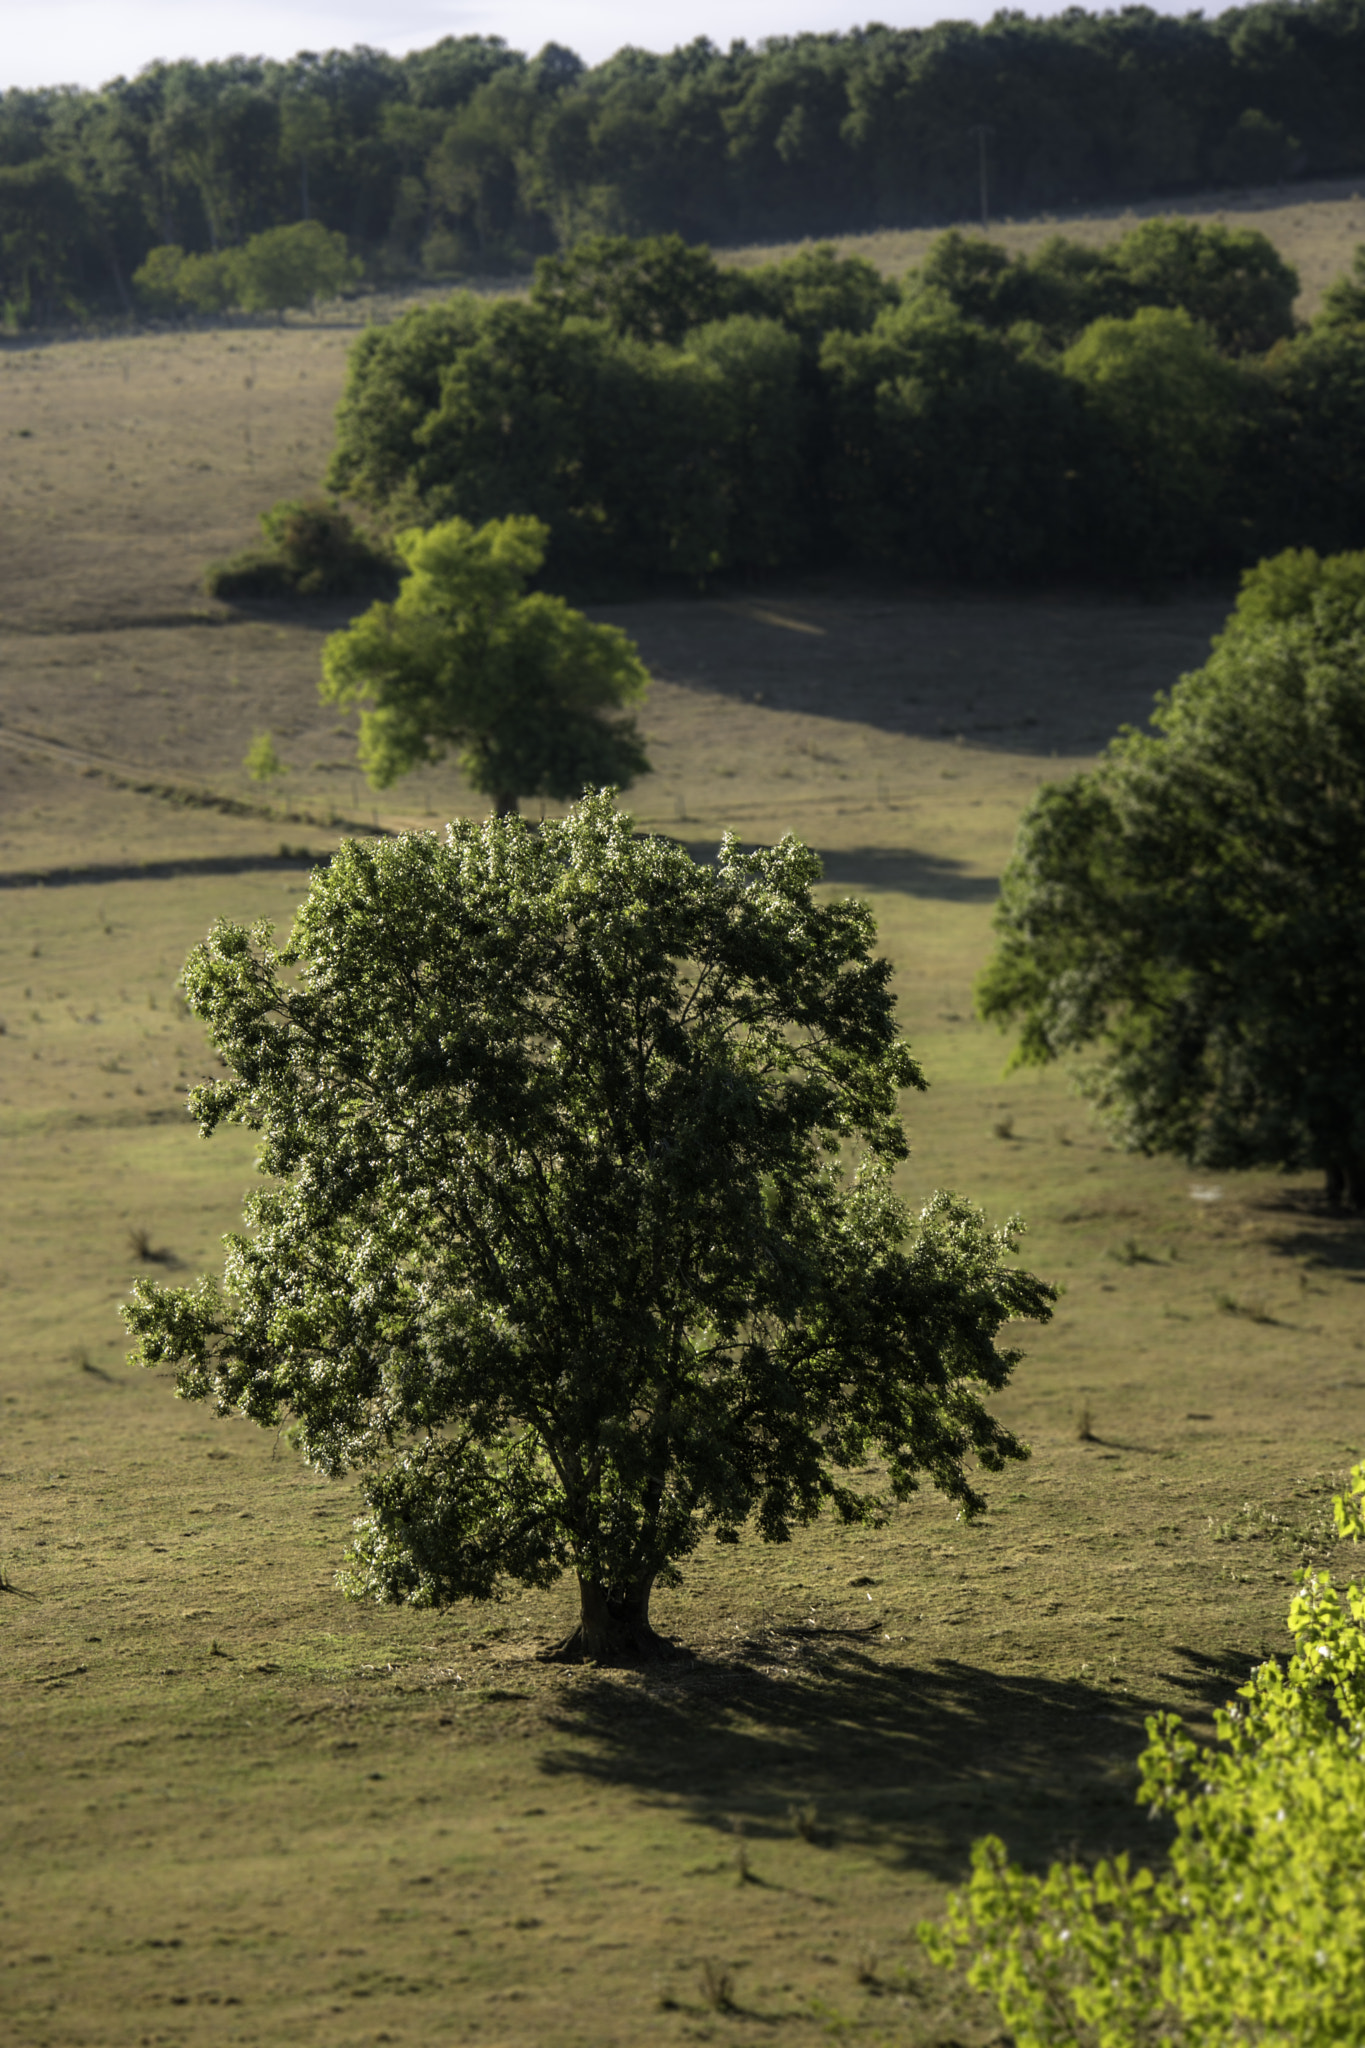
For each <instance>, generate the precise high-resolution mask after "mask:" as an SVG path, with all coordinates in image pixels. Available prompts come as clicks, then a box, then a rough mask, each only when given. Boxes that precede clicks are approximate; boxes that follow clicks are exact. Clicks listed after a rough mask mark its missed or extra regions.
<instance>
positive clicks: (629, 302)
mask: <svg viewBox="0 0 1365 2048" xmlns="http://www.w3.org/2000/svg"><path fill="white" fill-rule="evenodd" d="M734 275H735V274H734V272H733V271H724V270H722V269H721V267H720V265H719V264H718V263H717V262H716V260H715V258H714V256H712V254H711V251H710V250H709V249H693V248H689V247H688V245H687V243H686V242H684V241H683V239H682V237H681V235H654V236H649V237H645V238H644V239H643V240H638V241H637V240H635V239H633V238H632V237H631V236H630V235H589V236H587V237H585V239H584V240H583V241H581V242H578V243H576V244H575V245H574V247H573V248H572V249H570V250H569V251H568V252H567V254H565V255H563V256H543V257H542V258H541V260H540V262H539V263H537V265H536V274H535V281H534V283H533V284H532V286H531V301H532V304H533V305H537V306H543V307H544V308H545V310H546V312H548V313H552V314H553V315H555V317H556V318H558V319H560V320H565V319H568V318H570V317H572V316H573V315H575V314H577V315H579V316H580V317H581V318H583V319H588V320H603V321H605V322H606V324H607V326H608V327H610V328H611V329H612V331H613V332H614V333H616V334H621V335H625V336H627V337H628V338H629V339H630V340H632V341H664V342H668V343H670V344H671V345H672V346H673V347H675V348H676V347H677V345H678V343H679V342H681V340H682V338H683V336H684V335H685V334H686V332H687V330H688V328H689V327H700V326H702V325H703V324H704V323H705V322H706V321H708V320H718V319H721V318H723V317H724V315H725V314H726V313H728V312H731V311H733V310H735V305H734V301H735V296H736V295H735V291H734V288H733V287H734Z"/></svg>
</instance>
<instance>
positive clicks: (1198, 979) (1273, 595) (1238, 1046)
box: [979, 549, 1365, 1208]
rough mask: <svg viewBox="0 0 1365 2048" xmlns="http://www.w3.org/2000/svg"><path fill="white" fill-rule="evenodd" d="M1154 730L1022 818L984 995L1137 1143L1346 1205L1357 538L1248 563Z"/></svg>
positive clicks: (1362, 795)
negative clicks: (1254, 1171) (1204, 660)
mask: <svg viewBox="0 0 1365 2048" xmlns="http://www.w3.org/2000/svg"><path fill="white" fill-rule="evenodd" d="M1153 724H1154V725H1155V727H1156V731H1155V732H1154V733H1152V734H1144V733H1138V732H1133V731H1127V732H1124V733H1122V734H1120V736H1119V737H1118V738H1117V739H1116V740H1114V741H1113V742H1111V744H1110V746H1109V747H1108V749H1107V750H1106V752H1105V754H1104V755H1103V756H1102V758H1101V760H1100V763H1099V765H1098V767H1096V768H1095V769H1093V770H1091V771H1088V772H1087V773H1085V774H1081V775H1077V776H1075V777H1073V778H1072V779H1071V780H1070V781H1069V782H1064V783H1055V784H1053V785H1051V786H1050V787H1047V788H1045V789H1043V790H1042V791H1041V792H1040V794H1039V795H1038V797H1037V798H1036V799H1035V800H1034V803H1033V805H1032V807H1031V808H1030V810H1029V811H1028V812H1027V813H1026V814H1025V817H1024V820H1023V823H1022V826H1021V828H1020V834H1019V840H1018V845H1017V847H1016V850H1015V853H1014V856H1013V858H1012V860H1011V862H1010V864H1009V867H1008V868H1007V870H1006V872H1005V877H1004V884H1003V888H1002V893H1001V901H1000V908H999V911H998V913H997V919H996V930H997V932H998V934H999V944H998V947H997V951H996V954H995V957H994V958H993V960H992V961H991V963H990V965H989V966H988V967H987V969H986V972H985V975H984V976H983V978H982V981H981V985H980V989H979V1004H980V1008H981V1010H982V1012H983V1014H984V1015H985V1016H987V1017H994V1018H996V1019H997V1020H998V1021H1000V1022H1001V1023H1002V1024H1010V1023H1013V1024H1015V1025H1016V1026H1017V1027H1018V1029H1019V1033H1020V1037H1019V1045H1018V1052H1017V1058H1018V1059H1019V1060H1020V1061H1023V1062H1035V1063H1041V1062H1045V1061H1048V1060H1052V1059H1056V1058H1058V1057H1060V1056H1064V1055H1067V1054H1084V1055H1085V1058H1086V1061H1087V1064H1086V1065H1085V1066H1084V1067H1083V1069H1082V1078H1083V1082H1084V1085H1085V1086H1086V1087H1087V1088H1088V1089H1089V1091H1090V1093H1091V1094H1092V1095H1093V1096H1094V1097H1095V1099H1096V1100H1097V1101H1098V1103H1099V1104H1100V1106H1101V1108H1102V1109H1103V1110H1104V1111H1105V1112H1106V1113H1107V1114H1108V1116H1109V1118H1110V1120H1111V1122H1112V1123H1113V1125H1114V1127H1115V1128H1116V1130H1117V1131H1118V1133H1119V1135H1120V1136H1121V1137H1122V1138H1123V1139H1124V1140H1125V1141H1126V1142H1127V1143H1128V1144H1130V1145H1132V1146H1133V1147H1135V1148H1136V1149H1138V1150H1141V1151H1144V1152H1173V1153H1176V1154H1177V1155H1179V1156H1180V1157H1182V1158H1185V1159H1188V1160H1189V1161H1191V1162H1192V1163H1194V1164H1199V1165H1204V1166H1212V1167H1238V1166H1281V1167H1285V1168H1289V1169H1302V1168H1305V1167H1321V1168H1322V1169H1323V1171H1324V1173H1325V1174H1326V1177H1327V1188H1328V1192H1329V1194H1330V1195H1331V1197H1332V1198H1333V1199H1334V1200H1336V1201H1342V1200H1345V1201H1348V1202H1350V1203H1351V1204H1352V1205H1353V1206H1354V1207H1357V1208H1360V1207H1365V554H1357V555H1342V556H1336V557H1329V558H1327V559H1325V560H1324V559H1322V558H1320V557H1319V556H1317V555H1315V554H1313V553H1312V552H1311V551H1310V550H1307V549H1303V550H1298V551H1295V550H1291V551H1289V552H1288V553H1286V554H1284V555H1280V556H1276V557H1275V558H1274V559H1273V560H1271V561H1268V562H1264V563H1262V564H1261V565H1260V566H1259V567H1258V568H1257V569H1254V570H1251V571H1249V572H1248V574H1247V575H1246V577H1245V578H1244V580H1243V589H1242V595H1241V598H1240V600H1239V602H1238V606H1237V610H1236V612H1235V613H1234V615H1233V617H1232V619H1231V620H1230V621H1229V624H1228V629H1227V631H1226V632H1224V633H1223V634H1222V635H1221V636H1220V638H1219V639H1218V640H1217V641H1216V642H1215V644H1214V650H1213V654H1212V657H1211V659H1210V660H1209V662H1208V664H1207V665H1206V666H1205V667H1204V668H1202V669H1200V670H1198V671H1197V672H1196V673H1195V674H1193V675H1190V676H1186V677H1185V678H1184V679H1183V680H1182V681H1181V682H1180V683H1179V684H1177V686H1176V687H1175V688H1174V689H1173V690H1172V691H1171V692H1170V694H1169V696H1166V697H1161V698H1158V700H1157V708H1156V712H1155V715H1154V718H1153Z"/></svg>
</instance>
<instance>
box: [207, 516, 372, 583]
mask: <svg viewBox="0 0 1365 2048" xmlns="http://www.w3.org/2000/svg"><path fill="white" fill-rule="evenodd" d="M261 528H262V531H263V532H264V534H265V537H266V540H267V541H268V542H269V543H270V545H269V547H268V548H265V549H257V550H254V551H251V552H248V553H246V554H241V555H234V556H233V557H232V558H231V560H230V561H227V562H215V563H212V564H211V565H210V566H209V568H208V569H206V570H205V572H204V588H205V590H207V592H208V594H209V596H210V597H221V598H225V599H227V600H228V601H229V602H230V601H231V600H233V599H234V598H253V597H256V598H259V597H356V596H359V595H362V594H365V593H369V592H373V591H375V590H383V589H386V588H389V587H391V586H392V585H393V583H394V582H395V580H396V576H397V563H396V561H395V558H394V557H393V555H392V554H390V553H389V552H388V550H387V549H386V548H383V547H380V546H379V545H378V544H377V543H376V542H375V541H373V540H371V539H370V538H369V536H368V535H366V534H364V533H361V532H360V531H359V529H358V528H357V527H356V525H355V522H354V521H353V520H352V519H351V518H350V516H349V514H347V513H345V512H343V511H342V510H341V509H340V507H339V506H337V505H333V504H329V503H328V502H327V500H326V499H322V498H312V499H302V498H281V499H279V500H278V502H277V503H276V504H274V505H272V506H271V508H270V510H269V511H268V512H263V513H262V514H261Z"/></svg>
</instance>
